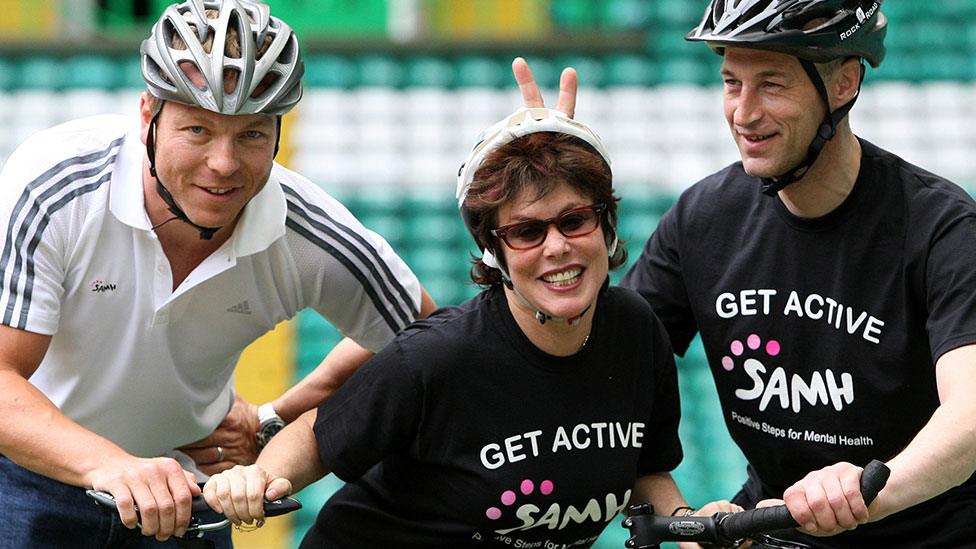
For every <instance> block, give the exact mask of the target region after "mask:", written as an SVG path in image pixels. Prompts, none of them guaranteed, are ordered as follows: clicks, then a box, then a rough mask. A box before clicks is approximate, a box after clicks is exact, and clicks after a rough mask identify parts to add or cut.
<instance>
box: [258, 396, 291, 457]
mask: <svg viewBox="0 0 976 549" xmlns="http://www.w3.org/2000/svg"><path fill="white" fill-rule="evenodd" d="M284 426H285V420H283V419H281V416H279V415H278V412H276V411H275V409H274V406H272V405H271V403H270V402H266V403H264V404H262V405H260V406H258V432H257V433H256V434H255V438H257V441H258V446H260V447H261V448H264V447H265V446H266V445H267V444H268V442H270V441H271V437H273V436H275V435H276V434H278V431H280V430H281V429H282V428H283V427H284Z"/></svg>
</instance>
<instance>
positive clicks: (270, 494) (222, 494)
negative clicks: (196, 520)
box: [203, 465, 292, 526]
mask: <svg viewBox="0 0 976 549" xmlns="http://www.w3.org/2000/svg"><path fill="white" fill-rule="evenodd" d="M291 491H292V486H291V482H290V481H289V480H288V479H286V478H273V477H272V476H271V475H270V474H269V473H268V472H267V471H265V470H264V469H262V468H261V466H259V465H248V466H246V467H244V466H240V465H235V466H234V467H233V468H231V469H228V470H226V471H224V472H223V473H220V474H218V475H214V476H212V477H210V480H208V481H207V484H206V485H204V487H203V497H204V498H205V499H206V500H207V504H208V505H209V506H210V507H211V508H213V510H214V511H217V512H218V513H223V515H224V516H225V517H227V520H229V521H231V522H232V523H234V524H235V525H240V524H252V523H256V524H258V525H259V526H260V525H261V524H263V523H264V516H265V509H264V506H263V505H264V502H265V500H277V499H280V498H283V497H285V496H287V495H290V494H291Z"/></svg>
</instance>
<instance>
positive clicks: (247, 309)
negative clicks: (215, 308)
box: [227, 299, 251, 315]
mask: <svg viewBox="0 0 976 549" xmlns="http://www.w3.org/2000/svg"><path fill="white" fill-rule="evenodd" d="M227 312H228V313H240V314H242V315H249V314H251V306H250V305H248V303H247V300H246V299H245V300H244V301H241V302H240V303H238V304H237V305H234V306H233V307H231V308H230V309H227Z"/></svg>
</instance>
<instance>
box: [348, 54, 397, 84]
mask: <svg viewBox="0 0 976 549" xmlns="http://www.w3.org/2000/svg"><path fill="white" fill-rule="evenodd" d="M357 68H358V71H359V85H360V86H378V87H382V88H396V87H399V86H400V85H401V84H403V81H404V69H403V66H402V65H401V63H400V62H399V61H398V60H396V59H394V58H393V57H390V56H387V55H367V56H364V57H361V58H359V59H358V60H357Z"/></svg>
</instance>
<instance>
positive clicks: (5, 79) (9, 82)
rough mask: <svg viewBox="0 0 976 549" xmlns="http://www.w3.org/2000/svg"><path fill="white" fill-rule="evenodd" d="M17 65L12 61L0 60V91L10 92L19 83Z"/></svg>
mask: <svg viewBox="0 0 976 549" xmlns="http://www.w3.org/2000/svg"><path fill="white" fill-rule="evenodd" d="M17 72H18V67H17V63H15V62H14V61H13V60H10V59H3V58H0V91H9V90H12V89H13V88H14V86H15V85H16V83H17V81H18V77H17Z"/></svg>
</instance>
